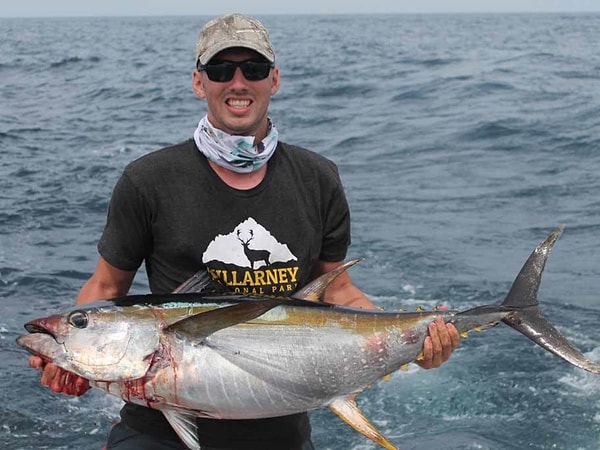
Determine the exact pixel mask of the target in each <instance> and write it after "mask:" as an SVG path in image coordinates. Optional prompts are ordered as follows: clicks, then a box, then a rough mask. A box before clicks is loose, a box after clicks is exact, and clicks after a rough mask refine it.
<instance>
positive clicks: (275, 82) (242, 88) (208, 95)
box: [192, 48, 280, 141]
mask: <svg viewBox="0 0 600 450" xmlns="http://www.w3.org/2000/svg"><path fill="white" fill-rule="evenodd" d="M257 59H264V58H262V57H261V56H259V55H258V53H256V52H254V51H252V50H249V49H243V48H235V49H227V50H223V51H222V52H220V53H218V54H217V55H215V56H214V58H213V60H221V61H247V60H257ZM279 81H280V80H279V69H277V68H273V69H271V71H270V72H269V75H268V76H267V78H265V79H264V80H258V81H248V80H247V79H246V78H245V77H244V75H243V74H242V71H241V69H240V68H239V67H237V68H236V69H235V74H234V75H233V78H232V79H231V80H230V81H224V82H219V81H211V80H210V79H209V78H208V76H207V74H206V72H205V71H197V70H196V71H194V76H193V81H192V86H193V88H194V92H195V93H196V95H197V96H198V97H199V98H202V99H206V102H207V104H208V120H209V121H210V123H211V124H212V125H213V126H214V127H215V128H218V129H220V130H222V131H225V132H226V133H229V134H232V135H241V136H256V137H257V140H259V141H260V140H262V139H263V138H264V137H265V136H266V134H267V111H268V108H269V102H270V100H271V96H272V95H274V94H275V93H276V92H277V91H278V90H279Z"/></svg>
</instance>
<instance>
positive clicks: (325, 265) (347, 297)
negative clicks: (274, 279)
mask: <svg viewBox="0 0 600 450" xmlns="http://www.w3.org/2000/svg"><path fill="white" fill-rule="evenodd" d="M343 263H344V261H338V262H326V261H319V262H318V263H317V265H316V266H315V269H314V272H315V274H314V275H315V277H316V276H319V275H322V274H324V273H327V272H330V271H331V270H333V269H335V268H336V267H338V266H339V265H341V264H343ZM324 300H325V301H326V302H328V303H334V304H336V305H342V306H351V307H354V308H364V309H376V307H375V305H374V304H373V303H372V302H371V300H369V299H368V298H367V297H366V295H365V294H364V293H363V292H362V291H361V290H360V289H358V288H357V287H356V286H354V284H353V283H352V280H351V279H350V275H348V272H343V273H342V274H340V275H339V276H338V277H337V278H336V279H335V280H334V281H333V282H332V283H331V284H330V285H329V287H328V288H327V290H326V291H325V298H324ZM459 344H460V335H459V334H458V331H457V330H456V328H455V327H454V325H452V324H446V323H444V320H443V319H442V318H441V317H438V318H436V320H435V321H433V322H432V323H430V324H429V336H427V337H426V338H425V342H424V344H423V359H422V360H419V361H415V363H416V364H417V365H419V366H420V367H421V368H423V369H432V368H434V367H440V366H441V365H442V364H443V363H444V362H446V361H448V358H450V355H451V354H452V352H453V351H454V350H455V349H456V347H458V345H459Z"/></svg>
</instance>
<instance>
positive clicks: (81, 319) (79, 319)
mask: <svg viewBox="0 0 600 450" xmlns="http://www.w3.org/2000/svg"><path fill="white" fill-rule="evenodd" d="M68 320H69V323H70V324H71V325H72V326H74V327H75V328H85V327H87V325H88V316H87V314H86V313H84V312H83V311H73V312H72V313H71V315H70V316H69V319H68Z"/></svg>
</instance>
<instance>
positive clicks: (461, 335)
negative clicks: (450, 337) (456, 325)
mask: <svg viewBox="0 0 600 450" xmlns="http://www.w3.org/2000/svg"><path fill="white" fill-rule="evenodd" d="M460 337H461V338H464V339H466V338H468V337H469V332H468V331H463V332H462V333H460Z"/></svg>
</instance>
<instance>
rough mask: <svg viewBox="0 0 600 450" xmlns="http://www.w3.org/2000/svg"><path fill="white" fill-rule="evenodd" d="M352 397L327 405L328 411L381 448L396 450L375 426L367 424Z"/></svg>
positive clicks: (367, 420) (339, 399) (336, 400)
mask: <svg viewBox="0 0 600 450" xmlns="http://www.w3.org/2000/svg"><path fill="white" fill-rule="evenodd" d="M354 397H356V396H355V395H352V396H350V397H340V398H337V399H335V400H334V401H333V402H332V403H331V404H330V405H329V409H330V410H331V411H333V412H334V413H335V414H336V415H337V416H338V417H339V418H340V419H342V420H343V421H344V422H346V423H347V424H348V425H350V426H351V427H352V428H354V429H355V430H356V431H358V432H359V433H360V434H362V435H363V436H365V437H366V438H369V439H371V440H372V441H373V442H375V443H376V444H378V445H380V446H381V447H383V448H386V449H387V450H398V448H397V447H396V446H394V445H393V444H392V443H391V442H390V441H388V440H387V439H386V438H385V436H383V435H382V434H381V433H380V432H379V430H378V429H377V428H375V425H373V424H372V423H371V422H369V419H367V418H366V417H365V416H364V414H363V413H362V411H361V410H360V408H359V407H358V405H357V404H356V402H355V401H354Z"/></svg>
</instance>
